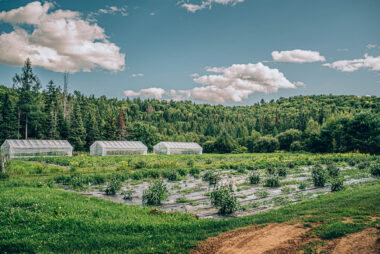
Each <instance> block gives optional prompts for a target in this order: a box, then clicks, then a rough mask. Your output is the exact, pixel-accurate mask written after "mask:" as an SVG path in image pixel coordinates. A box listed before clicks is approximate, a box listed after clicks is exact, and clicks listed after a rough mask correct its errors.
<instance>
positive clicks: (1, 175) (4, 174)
mask: <svg viewBox="0 0 380 254" xmlns="http://www.w3.org/2000/svg"><path fill="white" fill-rule="evenodd" d="M7 178H9V174H8V173H7V172H4V173H3V172H0V180H5V179H7Z"/></svg>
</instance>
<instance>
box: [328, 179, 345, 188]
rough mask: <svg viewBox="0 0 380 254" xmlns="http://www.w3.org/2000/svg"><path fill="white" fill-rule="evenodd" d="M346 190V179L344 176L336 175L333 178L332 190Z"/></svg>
mask: <svg viewBox="0 0 380 254" xmlns="http://www.w3.org/2000/svg"><path fill="white" fill-rule="evenodd" d="M342 190H344V180H343V178H342V177H334V178H332V180H331V191H333V192H334V191H342Z"/></svg>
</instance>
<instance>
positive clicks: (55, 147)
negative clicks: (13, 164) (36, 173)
mask: <svg viewBox="0 0 380 254" xmlns="http://www.w3.org/2000/svg"><path fill="white" fill-rule="evenodd" d="M72 154H73V147H72V146H71V145H70V143H69V142H68V141H67V140H32V139H7V140H5V141H4V143H3V144H2V145H1V157H4V158H9V159H13V158H27V157H57V156H72Z"/></svg>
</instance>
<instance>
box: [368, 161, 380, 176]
mask: <svg viewBox="0 0 380 254" xmlns="http://www.w3.org/2000/svg"><path fill="white" fill-rule="evenodd" d="M370 172H371V174H372V175H373V176H380V164H379V163H376V164H373V165H371V167H370Z"/></svg>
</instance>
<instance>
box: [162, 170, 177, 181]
mask: <svg viewBox="0 0 380 254" xmlns="http://www.w3.org/2000/svg"><path fill="white" fill-rule="evenodd" d="M164 176H165V177H166V178H167V179H168V180H169V181H177V180H178V178H179V175H178V173H177V171H176V170H174V169H173V170H169V171H165V172H164Z"/></svg>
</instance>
